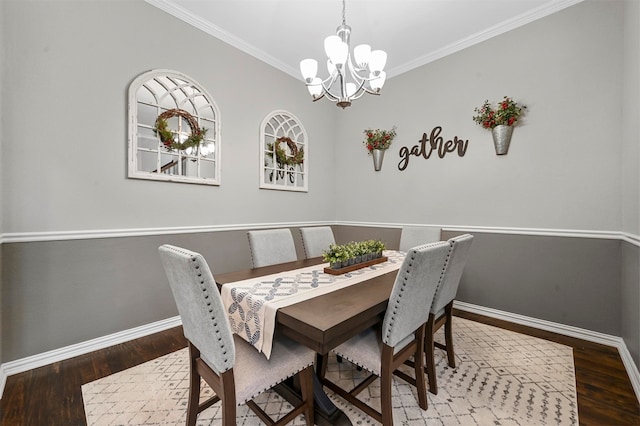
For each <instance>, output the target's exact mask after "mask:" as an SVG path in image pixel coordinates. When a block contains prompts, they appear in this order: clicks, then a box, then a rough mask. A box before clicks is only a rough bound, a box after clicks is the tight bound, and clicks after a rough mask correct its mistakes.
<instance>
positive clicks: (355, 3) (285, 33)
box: [146, 0, 582, 80]
mask: <svg viewBox="0 0 640 426" xmlns="http://www.w3.org/2000/svg"><path fill="white" fill-rule="evenodd" d="M146 1H147V2H148V3H150V4H152V5H154V6H156V7H158V8H160V9H162V10H164V11H166V12H168V13H170V14H172V15H174V16H176V17H177V18H179V19H181V20H183V21H185V22H187V23H189V24H191V25H193V26H195V27H197V28H199V29H201V30H203V31H205V32H206V33H208V34H210V35H212V36H214V37H216V38H218V39H221V40H222V41H224V42H226V43H228V44H230V45H232V46H234V47H236V48H238V49H240V50H242V51H244V52H246V53H248V54H250V55H252V56H254V57H256V58H258V59H260V60H261V61H263V62H266V63H268V64H270V65H272V66H273V67H275V68H277V69H279V70H281V71H283V72H285V73H287V74H289V75H291V76H293V77H295V78H298V79H300V80H302V77H301V76H300V71H299V63H300V61H301V60H302V59H305V58H313V59H316V60H318V62H319V63H320V64H322V63H324V62H325V61H326V56H325V54H324V45H323V43H324V39H325V37H327V36H329V35H333V34H335V31H336V27H338V25H340V24H341V23H342V2H341V1H340V0H146ZM581 1H582V0H346V14H345V15H346V22H347V25H349V26H350V27H351V49H353V47H355V46H357V45H358V44H361V43H366V44H369V45H371V48H372V49H382V50H384V51H386V52H387V54H388V60H387V66H386V67H385V71H386V72H387V78H391V77H394V76H396V75H399V74H402V73H403V72H407V71H409V70H412V69H414V68H417V67H419V66H422V65H424V64H427V63H429V62H432V61H435V60H437V59H439V58H442V57H444V56H447V55H449V54H452V53H454V52H457V51H459V50H461V49H464V48H465V47H469V46H471V45H473V44H476V43H479V42H481V41H484V40H487V39H488V38H491V37H494V36H496V35H499V34H502V33H504V32H506V31H509V30H512V29H514V28H517V27H519V26H522V25H524V24H527V23H529V22H531V21H534V20H536V19H540V18H542V17H545V16H547V15H550V14H552V13H555V12H557V11H559V10H562V9H564V8H566V7H569V6H571V5H574V4H576V3H579V2H581ZM323 71H324V73H323ZM319 74H320V75H323V74H326V71H325V70H324V68H323V67H319Z"/></svg>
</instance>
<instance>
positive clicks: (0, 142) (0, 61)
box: [0, 3, 5, 364]
mask: <svg viewBox="0 0 640 426" xmlns="http://www.w3.org/2000/svg"><path fill="white" fill-rule="evenodd" d="M4 27H5V25H4V4H2V3H0V99H1V98H2V97H4V93H3V91H4V83H3V81H4V40H5V39H4V31H3V30H2V28H4ZM3 108H4V102H2V101H1V100H0V165H2V150H3V146H4V131H3V128H4V126H3V122H4V114H3V113H2V111H3ZM3 180H4V179H3V173H2V172H1V171H0V235H2V234H3V233H4V214H2V212H3V211H4V209H3V196H2V194H3V188H4V185H3ZM0 241H1V238H0ZM2 287H3V285H2V244H0V364H2V362H3V359H4V358H3V356H2V329H3V327H2Z"/></svg>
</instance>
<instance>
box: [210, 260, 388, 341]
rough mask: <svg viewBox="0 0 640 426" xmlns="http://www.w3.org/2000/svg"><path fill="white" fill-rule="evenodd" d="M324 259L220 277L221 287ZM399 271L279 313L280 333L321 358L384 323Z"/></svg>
mask: <svg viewBox="0 0 640 426" xmlns="http://www.w3.org/2000/svg"><path fill="white" fill-rule="evenodd" d="M321 263H323V262H322V259H321V258H313V259H305V260H297V261H295V262H287V263H282V264H278V265H271V266H264V267H261V268H254V269H247V270H244V271H238V272H230V273H226V274H218V275H216V276H215V279H216V282H217V283H218V285H222V284H226V283H230V282H234V281H240V280H246V279H249V278H256V277H260V276H263V275H269V274H275V273H278V272H284V271H288V270H292V269H299V268H303V267H306V266H312V265H318V264H321ZM397 273H398V271H393V272H389V273H387V274H384V275H380V276H378V277H374V278H371V279H369V280H366V281H363V282H360V283H357V284H354V285H351V286H349V287H345V288H342V289H339V290H336V291H333V292H330V293H327V294H323V295H320V296H317V297H314V298H312V299H308V300H305V301H303V302H298V303H295V304H293V305H290V306H286V307H284V308H280V309H278V312H277V314H276V333H283V334H284V335H286V336H288V337H289V338H291V339H294V340H296V341H298V342H300V343H302V344H304V345H306V346H308V347H309V348H311V349H313V350H315V351H316V352H317V353H319V354H326V353H328V352H329V351H330V350H331V349H333V348H335V347H336V346H338V345H339V344H340V343H343V342H344V341H346V340H348V339H349V338H350V337H352V336H355V335H356V334H358V333H360V332H361V331H363V330H365V329H367V328H368V327H371V326H373V325H374V324H376V323H378V322H380V321H382V318H383V317H384V313H385V311H386V309H387V303H388V301H389V295H390V294H391V289H392V288H393V283H394V282H395V278H396V275H397Z"/></svg>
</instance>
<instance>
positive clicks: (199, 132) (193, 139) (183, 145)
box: [153, 109, 208, 151]
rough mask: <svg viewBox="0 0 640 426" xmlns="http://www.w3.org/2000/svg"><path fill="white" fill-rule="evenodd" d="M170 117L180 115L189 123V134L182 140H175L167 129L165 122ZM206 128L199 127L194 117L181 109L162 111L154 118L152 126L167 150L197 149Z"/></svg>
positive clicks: (167, 125) (205, 132)
mask: <svg viewBox="0 0 640 426" xmlns="http://www.w3.org/2000/svg"><path fill="white" fill-rule="evenodd" d="M171 117H182V118H184V119H185V120H186V121H187V123H188V124H189V128H190V129H191V135H189V137H188V138H187V139H186V140H185V141H184V142H177V141H176V140H175V139H174V138H173V132H172V131H171V129H169V124H168V123H167V120H168V119H170V118H171ZM207 130H208V129H201V128H200V127H199V126H198V122H197V120H196V119H195V117H194V116H193V115H191V114H189V113H188V112H187V111H185V110H183V109H170V110H167V111H165V112H163V113H162V114H160V115H159V116H158V118H156V124H155V127H154V128H153V131H154V132H155V133H156V135H157V136H158V137H159V138H160V141H161V142H162V144H163V145H164V146H165V148H167V149H168V150H169V151H173V150H177V151H183V150H185V149H187V148H194V149H197V148H198V147H199V146H200V144H201V143H202V141H203V139H204V137H205V135H206V134H207Z"/></svg>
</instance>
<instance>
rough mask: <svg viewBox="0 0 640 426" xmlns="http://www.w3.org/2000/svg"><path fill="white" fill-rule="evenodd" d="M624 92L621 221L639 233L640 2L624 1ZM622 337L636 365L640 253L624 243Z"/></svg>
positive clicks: (639, 335)
mask: <svg viewBox="0 0 640 426" xmlns="http://www.w3.org/2000/svg"><path fill="white" fill-rule="evenodd" d="M624 5H625V10H624V12H625V13H624V29H625V32H624V85H625V90H624V96H623V104H622V117H623V138H622V149H623V152H622V195H623V197H622V224H623V230H624V231H626V232H627V233H630V234H635V235H636V236H637V235H638V234H640V231H639V229H640V142H639V141H640V119H639V117H640V78H639V77H638V76H639V75H640V2H638V1H635V0H627V1H625V3H624ZM622 247H623V251H622V254H623V257H622V266H623V270H622V271H623V272H622V337H623V338H624V341H625V343H626V344H627V348H629V352H630V353H631V355H632V356H633V358H634V360H635V362H636V364H637V365H639V364H640V341H639V340H640V316H639V315H638V312H640V294H639V293H640V290H639V289H638V287H639V283H640V278H639V277H638V275H639V271H640V261H639V259H640V254H639V253H638V247H637V246H632V245H631V244H628V243H623V245H622Z"/></svg>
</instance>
